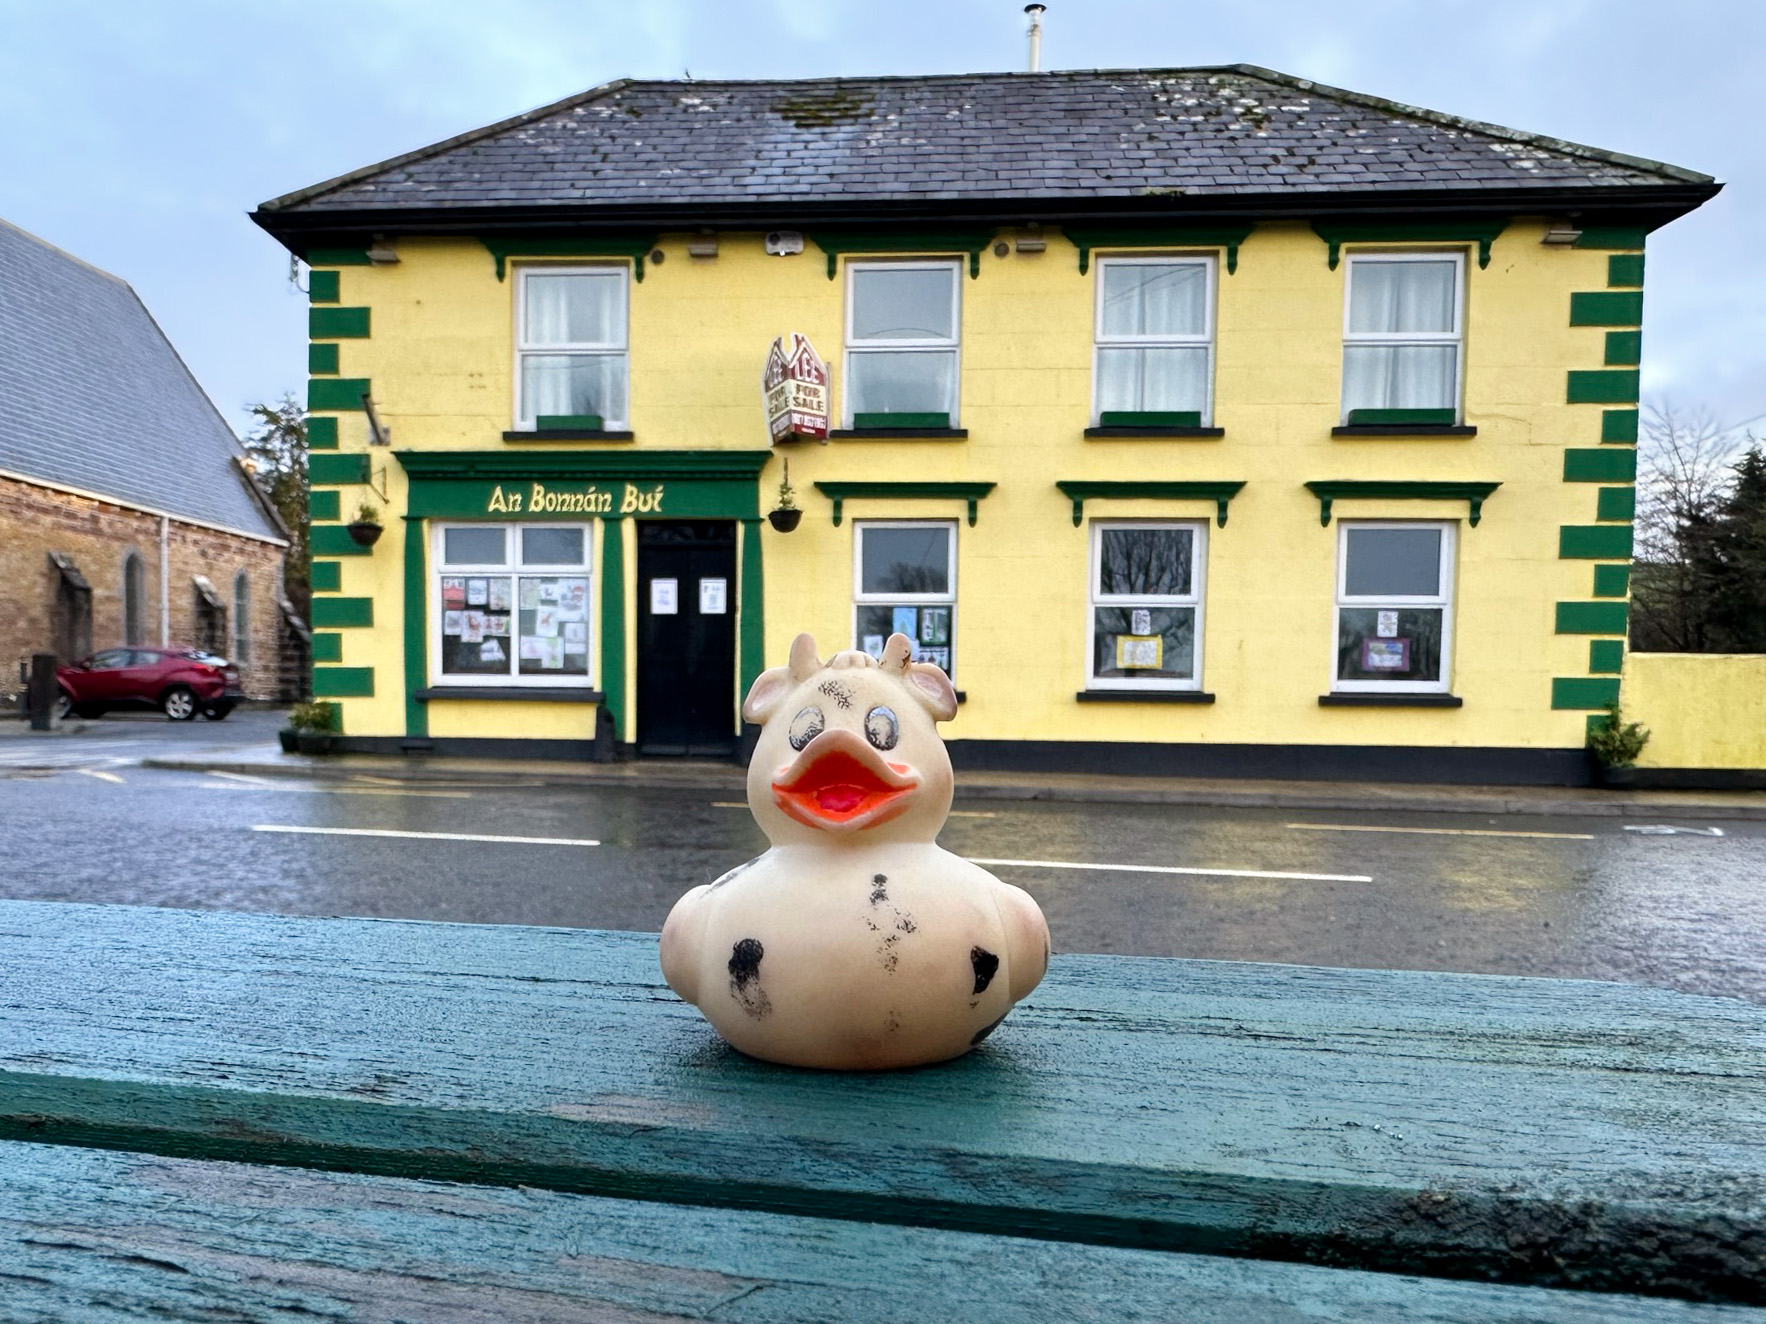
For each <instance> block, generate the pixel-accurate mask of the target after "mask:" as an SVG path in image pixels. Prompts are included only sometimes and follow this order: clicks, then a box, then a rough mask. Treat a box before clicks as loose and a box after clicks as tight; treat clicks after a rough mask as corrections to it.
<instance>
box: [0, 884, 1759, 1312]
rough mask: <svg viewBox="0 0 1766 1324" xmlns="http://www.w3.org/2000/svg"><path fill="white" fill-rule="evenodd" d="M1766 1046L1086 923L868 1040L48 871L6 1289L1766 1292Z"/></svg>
mask: <svg viewBox="0 0 1766 1324" xmlns="http://www.w3.org/2000/svg"><path fill="white" fill-rule="evenodd" d="M1763 1064H1766V1009H1762V1008H1759V1007H1755V1006H1752V1005H1749V1004H1745V1003H1740V1002H1729V1001H1724V1000H1718V999H1701V998H1693V997H1686V996H1681V995H1677V994H1673V993H1666V992H1661V991H1655V990H1648V989H1640V988H1632V987H1627V986H1622V985H1611V984H1595V983H1581V982H1571V981H1555V980H1530V979H1506V978H1486V977H1476V976H1458V975H1434V974H1413V973H1394V972H1383V971H1354V970H1320V969H1305V968H1296V967H1286V966H1267V965H1240V964H1230V963H1215V962H1203V961H1155V960H1138V959H1134V960H1131V959H1122V958H1111V957H1057V959H1056V961H1055V963H1054V966H1053V969H1052V970H1051V971H1050V973H1049V977H1048V979H1047V981H1046V982H1045V983H1044V984H1043V985H1042V987H1040V988H1039V989H1038V990H1037V991H1036V992H1035V993H1034V994H1033V995H1032V997H1031V999H1030V1000H1029V1002H1028V1003H1027V1004H1026V1005H1025V1006H1023V1007H1020V1008H1019V1009H1018V1011H1016V1012H1015V1013H1014V1014H1013V1015H1012V1017H1011V1018H1010V1019H1009V1020H1007V1022H1006V1023H1005V1025H1004V1026H1003V1027H1002V1028H1001V1029H1000V1031H999V1032H998V1033H996V1034H995V1035H994V1036H993V1038H992V1039H990V1040H989V1041H988V1043H987V1044H986V1045H985V1046H984V1048H983V1049H981V1050H978V1051H977V1052H976V1053H974V1054H972V1055H971V1056H970V1057H969V1058H967V1059H964V1060H962V1061H960V1062H956V1063H952V1064H949V1065H946V1066H943V1067H939V1068H933V1069H929V1070H925V1071H919V1072H910V1073H903V1074H895V1075H881V1076H834V1075H823V1074H817V1073H811V1072H803V1071H794V1070H790V1069H785V1068H779V1067H772V1066H767V1065H764V1064H761V1063H757V1062H753V1061H749V1060H746V1059H744V1058H741V1057H739V1056H737V1055H736V1054H734V1053H733V1052H731V1051H730V1050H728V1049H727V1048H725V1047H723V1046H722V1045H721V1044H720V1043H719V1042H718V1041H717V1040H716V1039H714V1038H713V1037H712V1035H711V1032H710V1030H709V1029H708V1028H707V1027H706V1026H705V1025H704V1023H703V1022H702V1021H701V1020H700V1019H699V1017H698V1015H697V1014H696V1013H695V1012H694V1011H693V1010H692V1009H691V1008H688V1007H685V1006H683V1005H682V1004H681V1003H679V1002H678V1001H677V1000H676V999H675V998H674V997H673V996H672V995H671V994H670V993H669V992H668V990H667V989H666V987H664V986H663V984H662V981H661V978H660V975H659V974H658V971H657V967H656V957H655V938H654V937H653V936H650V935H644V934H623V933H593V932H582V931H574V930H560V929H531V928H513V927H509V928H504V927H479V926H462V925H448V924H416V923H402V922H375V921H357V920H305V919H280V918H270V917H263V916H247V915H231V914H207V913H191V912H183V911H163V910H142V909H132V908H122V907H114V908H113V907H90V906H72V905H51V904H33V903H23V902H7V903H0V1318H3V1319H6V1320H15V1319H27V1320H37V1319H41V1320H72V1321H82V1322H83V1321H88V1320H92V1321H104V1320H113V1319H116V1320H120V1319H131V1320H133V1319H138V1318H142V1317H151V1318H155V1319H161V1320H205V1321H208V1320H250V1321H257V1320H296V1319H299V1320H305V1321H311V1320H314V1319H319V1320H357V1319H361V1320H376V1321H384V1320H413V1321H423V1322H424V1324H430V1322H432V1321H468V1320H480V1319H482V1320H487V1321H489V1320H496V1321H501V1322H507V1321H535V1322H538V1321H546V1322H548V1324H550V1322H552V1321H574V1320H590V1319H593V1320H601V1319H618V1320H656V1319H674V1318H694V1319H701V1318H703V1319H717V1320H737V1321H756V1322H759V1321H769V1322H770V1321H782V1320H799V1321H805V1322H806V1324H807V1322H809V1321H861V1320H901V1321H909V1320H912V1321H916V1322H918V1321H923V1320H927V1319H934V1320H941V1321H944V1320H948V1321H952V1322H953V1324H956V1322H959V1321H960V1322H962V1324H969V1322H970V1321H991V1320H1000V1321H1006V1320H1011V1321H1024V1320H1041V1319H1049V1320H1138V1319H1144V1320H1169V1319H1181V1320H1207V1321H1240V1320H1243V1321H1255V1324H1269V1322H1272V1321H1285V1320H1301V1319H1304V1320H1307V1321H1320V1320H1344V1321H1349V1320H1353V1321H1393V1322H1394V1324H1396V1322H1397V1321H1406V1322H1414V1321H1418V1320H1434V1321H1445V1320H1467V1321H1473V1320H1475V1321H1498V1320H1500V1321H1516V1322H1518V1321H1572V1320H1573V1321H1591V1322H1592V1321H1603V1322H1610V1321H1651V1322H1652V1324H1653V1322H1657V1321H1662V1322H1666V1324H1679V1322H1680V1321H1717V1320H1739V1319H1748V1320H1753V1321H1756V1324H1757V1322H1758V1320H1759V1319H1760V1318H1761V1316H1760V1314H1759V1312H1757V1311H1756V1310H1755V1309H1752V1308H1751V1307H1753V1306H1758V1305H1760V1304H1761V1303H1766V1198H1763V1197H1766V1080H1763V1079H1762V1065H1763Z"/></svg>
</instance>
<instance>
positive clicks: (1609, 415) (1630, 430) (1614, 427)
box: [1600, 409, 1637, 446]
mask: <svg viewBox="0 0 1766 1324" xmlns="http://www.w3.org/2000/svg"><path fill="white" fill-rule="evenodd" d="M1600 439H1601V441H1602V442H1618V443H1622V444H1630V445H1633V446H1635V445H1636V444H1637V410H1635V409H1609V410H1607V411H1606V412H1605V413H1603V414H1602V415H1601V416H1600Z"/></svg>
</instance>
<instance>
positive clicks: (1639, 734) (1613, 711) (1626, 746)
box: [1588, 699, 1649, 787]
mask: <svg viewBox="0 0 1766 1324" xmlns="http://www.w3.org/2000/svg"><path fill="white" fill-rule="evenodd" d="M1648 743H1649V728H1648V727H1647V726H1645V725H1644V724H1643V723H1642V722H1627V721H1626V720H1625V719H1624V717H1623V715H1622V714H1621V713H1620V712H1619V701H1618V700H1617V699H1614V700H1613V701H1612V702H1611V703H1609V704H1608V705H1607V711H1606V716H1604V717H1602V718H1600V719H1599V720H1598V721H1597V722H1595V724H1594V725H1593V726H1591V727H1590V729H1589V732H1588V760H1589V763H1590V765H1591V767H1590V770H1591V771H1592V772H1593V773H1594V784H1595V785H1596V786H1606V787H1624V786H1635V785H1637V756H1638V755H1639V754H1641V753H1643V747H1644V746H1645V745H1647V744H1648Z"/></svg>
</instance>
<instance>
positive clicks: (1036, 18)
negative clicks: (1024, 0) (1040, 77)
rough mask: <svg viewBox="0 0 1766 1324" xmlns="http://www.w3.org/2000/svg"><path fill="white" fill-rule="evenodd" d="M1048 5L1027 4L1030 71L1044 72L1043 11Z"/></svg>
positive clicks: (1025, 9) (1025, 10) (1025, 7)
mask: <svg viewBox="0 0 1766 1324" xmlns="http://www.w3.org/2000/svg"><path fill="white" fill-rule="evenodd" d="M1047 8H1048V6H1047V5H1025V6H1024V12H1025V13H1026V14H1029V15H1030V72H1031V73H1033V74H1036V73H1041V72H1042V12H1043V10H1045V9H1047Z"/></svg>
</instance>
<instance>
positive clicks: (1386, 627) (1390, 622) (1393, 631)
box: [1374, 609, 1398, 639]
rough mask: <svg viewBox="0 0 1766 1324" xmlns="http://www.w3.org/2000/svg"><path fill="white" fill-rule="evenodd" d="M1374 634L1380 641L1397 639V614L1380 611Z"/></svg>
mask: <svg viewBox="0 0 1766 1324" xmlns="http://www.w3.org/2000/svg"><path fill="white" fill-rule="evenodd" d="M1374 633H1375V634H1377V635H1379V637H1380V638H1382V639H1396V638H1397V637H1398V613H1397V612H1395V611H1389V610H1385V609H1382V610H1381V611H1380V612H1379V614H1378V619H1377V621H1376V624H1375V629H1374Z"/></svg>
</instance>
